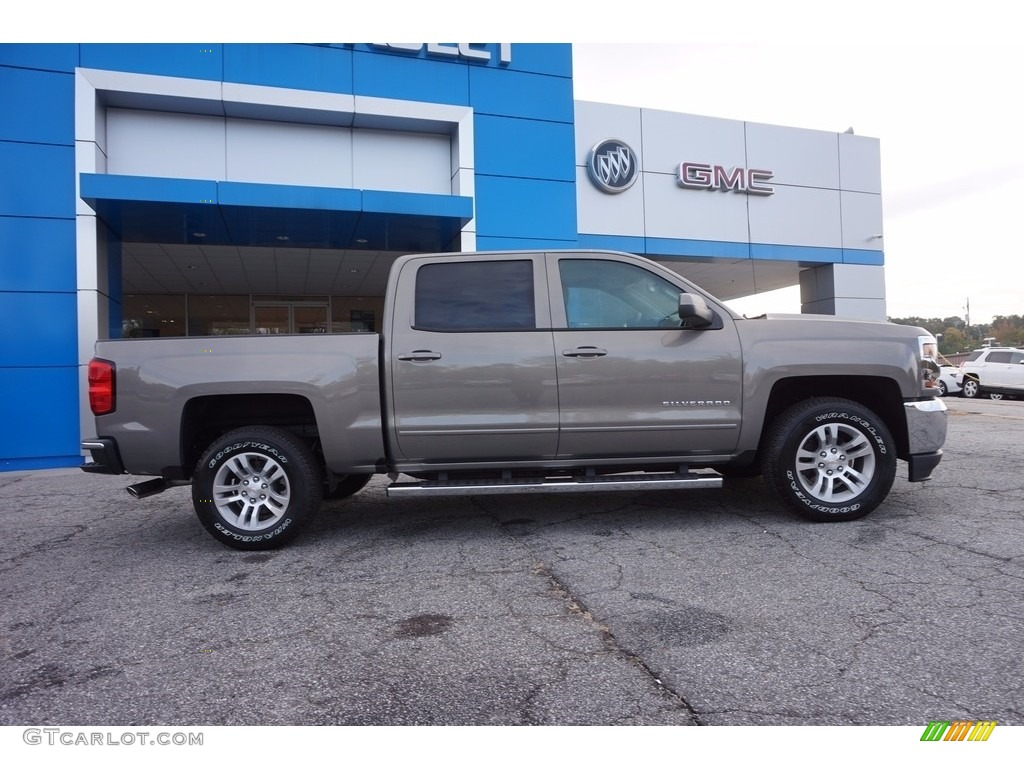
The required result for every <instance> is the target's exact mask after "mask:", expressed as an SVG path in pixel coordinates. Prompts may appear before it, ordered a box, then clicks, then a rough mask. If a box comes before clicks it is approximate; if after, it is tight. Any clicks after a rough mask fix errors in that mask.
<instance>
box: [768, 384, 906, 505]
mask: <svg viewBox="0 0 1024 768" xmlns="http://www.w3.org/2000/svg"><path fill="white" fill-rule="evenodd" d="M764 457H765V459H764V477H765V480H766V482H767V483H768V485H769V487H770V488H771V489H772V490H773V491H775V493H776V494H777V495H778V496H779V498H780V499H782V501H783V502H785V503H786V504H788V505H789V506H790V507H791V508H792V509H794V510H795V511H796V512H797V514H799V515H801V516H802V517H805V518H807V519H809V520H816V521H828V522H832V521H841V520H856V519H857V518H860V517H864V515H866V514H868V513H869V512H871V511H872V510H873V509H875V507H877V506H878V505H879V504H881V503H882V501H883V500H884V499H885V497H886V496H887V495H888V493H889V489H890V488H891V487H892V483H893V479H894V478H895V476H896V445H895V443H894V442H893V438H892V435H891V434H890V433H889V430H888V428H887V427H886V426H885V424H884V423H883V422H882V420H881V419H880V418H879V417H878V416H876V415H875V414H874V413H872V412H871V411H870V410H869V409H867V408H865V407H864V406H862V405H860V404H859V403H855V402H853V401H851V400H843V399H838V398H836V399H833V398H813V399H810V400H806V401H804V402H802V403H797V404H796V405H794V406H792V407H791V408H789V409H788V410H787V411H785V412H783V413H782V414H781V415H780V416H779V417H778V418H777V419H776V420H775V422H774V424H773V425H772V429H771V431H770V433H769V435H768V437H767V440H766V444H765V452H764Z"/></svg>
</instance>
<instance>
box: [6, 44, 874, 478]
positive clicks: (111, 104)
mask: <svg viewBox="0 0 1024 768" xmlns="http://www.w3.org/2000/svg"><path fill="white" fill-rule="evenodd" d="M0 97H2V99H3V105H4V108H3V110H2V111H0V169H2V171H3V173H2V176H0V328H3V333H2V334H0V424H2V425H3V427H2V430H0V470H22V469H35V468H46V467H59V466H74V465H77V464H80V463H81V461H82V458H81V453H80V450H79V442H80V439H81V438H82V437H90V436H92V417H91V414H90V413H89V410H88V405H87V403H86V397H85V390H86V386H85V367H86V365H87V363H88V361H89V358H90V357H91V356H92V352H93V344H94V343H95V342H96V340H97V339H106V338H120V337H132V338H147V337H157V336H159V337H164V336H208V335H219V334H265V333H347V332H360V331H364V332H365V331H377V330H380V327H381V319H382V317H381V316H382V312H383V295H384V289H385V284H386V280H387V275H388V270H389V268H390V266H391V263H392V262H393V261H394V259H395V258H396V257H397V256H399V255H402V254H406V253H415V252H438V251H474V250H478V251H493V250H498V249H501V250H508V249H552V250H554V249H567V248H569V249H578V248H584V249H614V250H620V251H628V252H631V253H637V254H641V255H644V256H647V257H649V258H651V259H654V260H656V261H658V262H661V263H662V264H665V265H666V266H668V267H670V268H671V269H673V270H676V271H678V272H679V273H681V274H683V275H684V276H686V277H687V278H689V279H691V280H693V281H694V282H696V283H697V284H698V285H700V286H701V287H703V288H704V289H706V290H708V291H709V292H710V293H712V294H714V295H716V296H717V297H719V298H720V299H723V300H729V299H734V298H740V297H744V296H749V295H752V294H755V293H758V292H762V291H767V290H772V289H776V288H781V287H786V286H794V285H798V284H799V286H800V294H801V301H802V304H803V311H805V312H819V313H825V314H837V315H847V316H856V317H867V318H875V319H884V318H885V289H884V267H883V261H884V259H883V252H882V241H881V232H882V198H881V181H880V160H879V146H878V141H877V140H876V139H872V138H867V137H863V136H855V135H852V134H851V133H833V132H829V131H816V130H806V129H797V128H790V127H782V126H775V125H766V124H760V123H753V122H745V121H740V120H726V119H720V118H715V117H710V116H697V115H692V114H682V113H672V112H666V111H660V110H651V109H641V108H636V107H627V106H619V105H613V104H598V103H591V102H580V101H575V100H574V98H573V79H572V48H571V46H570V45H560V44H525V43H524V44H518V43H513V44H509V43H472V44H466V43H462V44H457V43H445V44H434V43H429V44H428V43H423V44H407V43H402V44H335V45H307V44H296V45H285V44H231V45H211V44H195V45H191V44H137V45H136V44H83V45H76V44H53V45H50V44H46V45H41V44H4V45H0Z"/></svg>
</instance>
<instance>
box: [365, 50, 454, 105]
mask: <svg viewBox="0 0 1024 768" xmlns="http://www.w3.org/2000/svg"><path fill="white" fill-rule="evenodd" d="M467 69H468V67H467V65H464V64H459V63H458V62H452V61H435V60H432V59H431V60H426V59H417V58H416V57H414V56H403V55H401V54H391V53H370V52H369V51H359V50H357V51H354V52H353V54H352V75H353V77H352V83H353V86H354V92H355V93H356V94H357V95H360V96H380V97H382V98H386V99H408V100H410V101H427V102H431V103H437V104H458V105H463V106H465V105H467V104H469V77H468V74H467V71H466V70H467Z"/></svg>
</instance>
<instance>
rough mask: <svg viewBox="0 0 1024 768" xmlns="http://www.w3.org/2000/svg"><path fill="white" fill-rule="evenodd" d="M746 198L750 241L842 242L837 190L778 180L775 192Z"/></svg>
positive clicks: (831, 244) (823, 244)
mask: <svg viewBox="0 0 1024 768" xmlns="http://www.w3.org/2000/svg"><path fill="white" fill-rule="evenodd" d="M747 201H748V202H749V204H750V240H751V242H754V243H767V244H773V245H810V246H817V247H822V248H840V247H842V245H843V242H842V225H841V218H840V211H839V192H838V191H837V190H832V189H810V188H807V187H786V186H782V185H779V184H777V185H775V194H774V195H771V196H769V197H754V196H750V197H748V198H747Z"/></svg>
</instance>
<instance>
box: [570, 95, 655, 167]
mask: <svg viewBox="0 0 1024 768" xmlns="http://www.w3.org/2000/svg"><path fill="white" fill-rule="evenodd" d="M640 130H641V128H640V109H639V108H638V107H620V106H618V105H616V104H596V103H594V102H592V101H577V102H576V165H577V166H582V167H586V164H587V155H588V154H589V153H590V150H591V148H592V147H593V146H594V145H595V144H599V143H600V142H602V141H604V140H605V139H619V140H621V141H624V142H626V143H627V144H629V146H631V147H632V148H633V151H634V152H636V153H637V154H638V155H642V154H643V141H642V137H641V134H640Z"/></svg>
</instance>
